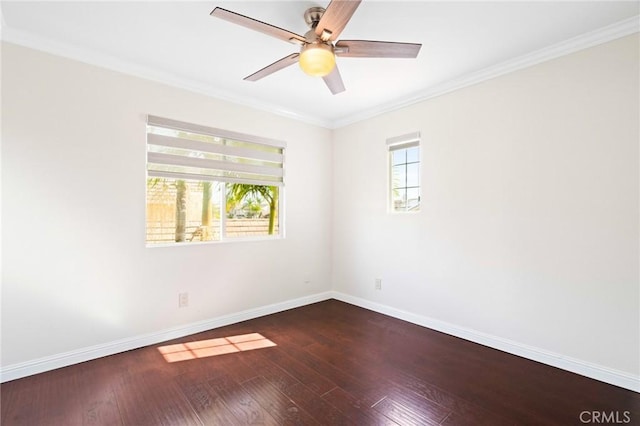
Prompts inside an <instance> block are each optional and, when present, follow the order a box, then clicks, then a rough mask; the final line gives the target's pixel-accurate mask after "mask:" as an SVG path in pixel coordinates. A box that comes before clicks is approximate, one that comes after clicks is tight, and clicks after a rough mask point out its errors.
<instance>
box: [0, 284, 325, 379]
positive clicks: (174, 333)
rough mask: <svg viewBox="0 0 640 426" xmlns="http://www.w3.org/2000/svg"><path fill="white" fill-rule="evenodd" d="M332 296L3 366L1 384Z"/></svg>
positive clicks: (280, 303) (298, 301)
mask: <svg viewBox="0 0 640 426" xmlns="http://www.w3.org/2000/svg"><path fill="white" fill-rule="evenodd" d="M331 297H332V292H330V291H328V292H324V293H317V294H313V295H310V296H305V297H300V298H298V299H293V300H287V301H284V302H279V303H274V304H272V305H267V306H261V307H258V308H254V309H248V310H246V311H242V312H238V313H234V314H230V315H223V316H221V317H217V318H212V319H208V320H204V321H199V322H195V323H191V324H186V325H182V326H179V327H172V328H169V329H166V330H161V331H158V332H155V333H148V334H143V335H140V336H134V337H130V338H126V339H121V340H116V341H113V342H108V343H105V344H101V345H95V346H90V347H87V348H82V349H77V350H73V351H69V352H65V353H61V354H56V355H52V356H47V357H44V358H39V359H35V360H31V361H26V362H21V363H18V364H12V365H8V366H6V367H1V368H0V383H4V382H7V381H9V380H15V379H19V378H21V377H26V376H31V375H33V374H38V373H43V372H45V371H49V370H55V369H56V368H61V367H66V366H68V365H73V364H77V363H80V362H85V361H90V360H92V359H97V358H102V357H104V356H108V355H113V354H117V353H120V352H125V351H130V350H132V349H138V348H142V347H144V346H149V345H154V344H156V343H160V342H164V341H167V340H172V339H177V338H180V337H184V336H188V335H190V334H195V333H201V332H203V331H207V330H211V329H214V328H218V327H223V326H225V325H230V324H235V323H238V322H241V321H247V320H250V319H253V318H258V317H261V316H264V315H269V314H275V313H277V312H282V311H285V310H287V309H293V308H297V307H300V306H304V305H309V304H311V303H315V302H320V301H323V300H327V299H331Z"/></svg>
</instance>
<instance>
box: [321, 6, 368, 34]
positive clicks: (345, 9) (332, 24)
mask: <svg viewBox="0 0 640 426" xmlns="http://www.w3.org/2000/svg"><path fill="white" fill-rule="evenodd" d="M360 1H361V0H331V3H329V6H327V10H325V12H324V14H323V15H322V18H320V22H318V26H316V34H317V35H318V36H319V37H320V38H322V39H323V40H324V41H329V40H331V41H335V40H336V39H337V38H338V36H339V35H340V33H341V32H342V30H344V27H345V26H346V25H347V23H348V22H349V20H350V19H351V16H353V13H354V12H355V11H356V9H357V8H358V6H360Z"/></svg>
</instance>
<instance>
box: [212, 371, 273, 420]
mask: <svg viewBox="0 0 640 426" xmlns="http://www.w3.org/2000/svg"><path fill="white" fill-rule="evenodd" d="M208 384H209V386H211V388H212V389H213V390H215V391H216V393H217V394H218V395H220V398H221V400H222V402H223V403H224V405H225V406H226V407H227V408H228V409H229V411H230V412H231V413H233V415H234V417H235V418H237V419H238V420H239V421H240V423H241V424H243V425H277V424H278V421H277V420H276V419H274V418H273V417H272V416H271V414H270V413H269V412H268V411H267V410H265V409H264V408H263V407H262V406H261V405H260V404H259V403H258V402H257V401H256V400H255V399H254V398H253V397H252V396H251V395H250V394H249V393H248V392H247V391H246V390H245V389H244V388H243V387H242V386H241V385H240V384H238V383H237V382H236V381H234V380H232V379H231V378H230V377H229V376H227V375H221V376H220V377H218V378H216V379H214V380H211V381H210V382H208Z"/></svg>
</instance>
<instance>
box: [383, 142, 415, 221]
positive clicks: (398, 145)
mask: <svg viewBox="0 0 640 426" xmlns="http://www.w3.org/2000/svg"><path fill="white" fill-rule="evenodd" d="M386 146H387V213H389V214H393V215H396V214H398V215H406V214H419V213H420V210H422V149H420V159H419V163H418V164H420V174H419V175H418V187H419V188H420V189H419V192H418V197H419V199H420V209H418V210H417V211H407V210H395V209H394V208H393V195H392V188H393V182H392V180H393V170H392V169H393V167H392V164H391V155H390V153H391V152H393V151H396V150H399V149H405V148H411V147H414V146H417V147H420V148H422V147H421V135H420V132H411V133H406V134H404V135H400V136H394V137H391V138H387V140H386Z"/></svg>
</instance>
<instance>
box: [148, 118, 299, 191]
mask: <svg viewBox="0 0 640 426" xmlns="http://www.w3.org/2000/svg"><path fill="white" fill-rule="evenodd" d="M285 148H286V143H285V142H283V141H278V140H274V139H268V138H263V137H259V136H253V135H246V134H242V133H236V132H231V131H228V130H221V129H216V128H213V127H207V126H201V125H197V124H191V123H185V122H182V121H177V120H172V119H168V118H163V117H157V116H154V115H149V116H147V174H148V176H151V177H165V178H174V179H193V180H204V181H221V182H231V183H245V184H251V185H268V186H283V185H284V151H285Z"/></svg>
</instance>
